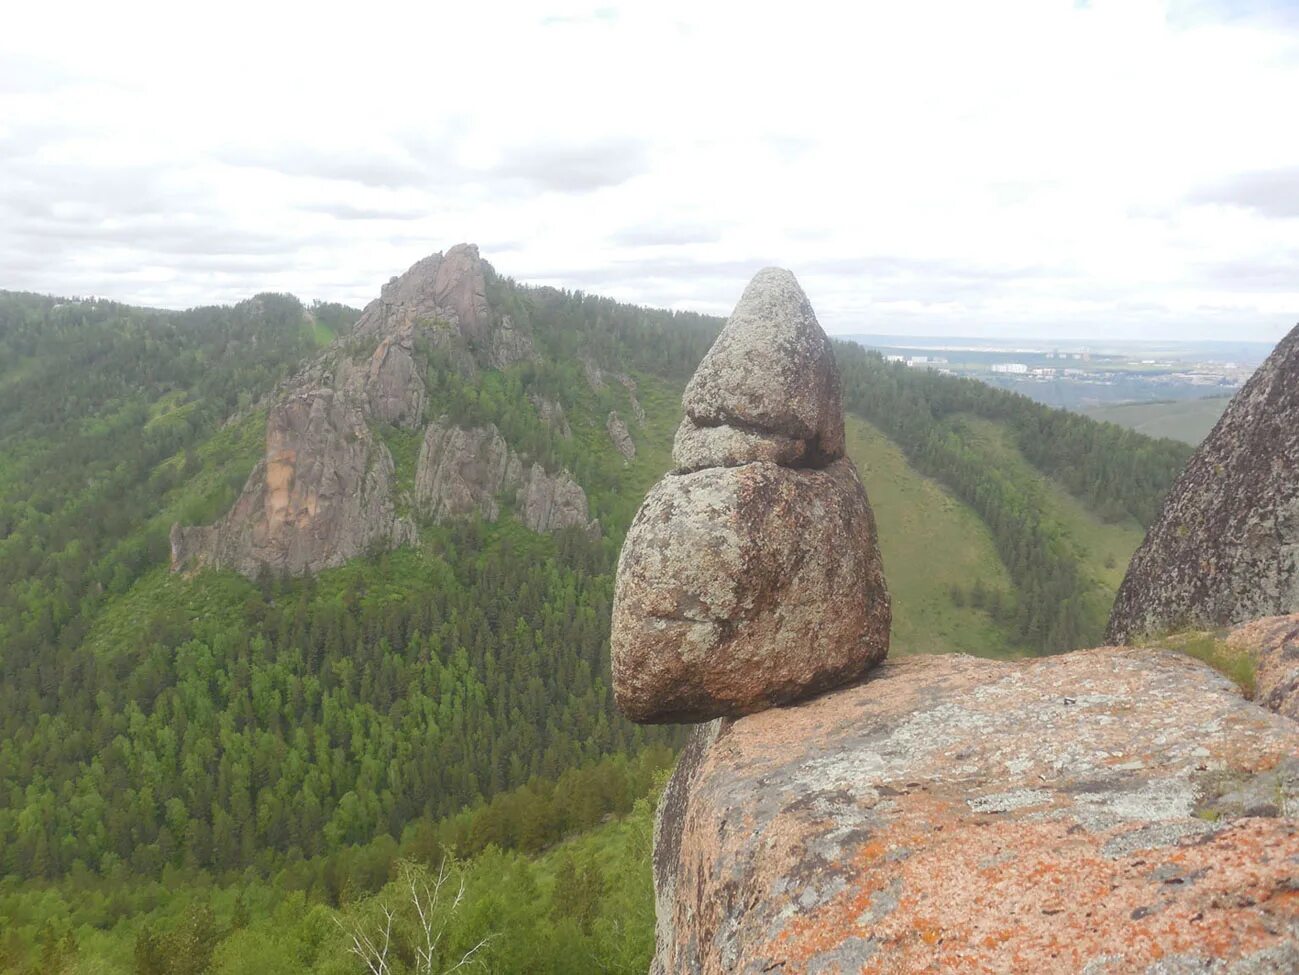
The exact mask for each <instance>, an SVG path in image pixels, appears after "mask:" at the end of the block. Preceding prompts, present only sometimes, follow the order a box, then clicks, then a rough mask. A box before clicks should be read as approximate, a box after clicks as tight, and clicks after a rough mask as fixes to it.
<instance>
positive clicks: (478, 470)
mask: <svg viewBox="0 0 1299 975" xmlns="http://www.w3.org/2000/svg"><path fill="white" fill-rule="evenodd" d="M509 493H512V494H513V495H514V497H515V499H516V501H517V507H518V512H519V517H520V518H521V519H522V521H523V523H524V524H525V525H527V526H528V527H529V528H531V529H532V530H533V531H537V532H551V531H558V530H559V529H562V528H570V527H578V528H582V529H583V530H585V531H588V532H592V533H594V532H597V531H598V530H599V526H598V524H597V523H596V522H594V521H592V520H591V515H590V510H589V506H588V504H587V499H586V492H585V491H583V490H582V488H581V486H580V485H579V484H578V483H577V482H576V481H574V480H573V477H572V475H571V474H569V473H568V472H567V471H560V472H559V473H556V474H549V473H547V472H546V470H545V468H543V467H542V466H541V465H540V464H536V463H534V464H532V465H530V466H528V465H525V464H524V462H523V460H522V458H520V457H519V455H518V454H517V453H515V451H513V450H512V449H511V448H510V447H509V445H508V444H506V442H505V438H504V437H502V436H501V434H500V431H498V430H497V429H496V427H495V426H492V425H490V424H489V425H488V426H485V427H476V428H472V429H466V428H464V427H457V426H453V425H452V424H451V423H449V422H448V421H447V419H446V417H442V418H441V419H440V420H438V421H436V422H434V423H430V424H429V426H428V429H427V430H426V431H425V433H424V443H423V446H422V447H421V448H420V455H419V463H418V465H417V467H416V471H415V504H416V507H417V508H418V510H419V511H420V512H421V513H423V514H425V515H426V516H428V517H430V518H432V519H433V520H434V521H443V520H446V519H448V518H462V517H466V516H469V515H477V516H479V517H481V518H483V519H485V520H487V521H494V520H496V518H498V517H499V516H500V500H499V499H500V497H501V496H502V495H503V494H509Z"/></svg>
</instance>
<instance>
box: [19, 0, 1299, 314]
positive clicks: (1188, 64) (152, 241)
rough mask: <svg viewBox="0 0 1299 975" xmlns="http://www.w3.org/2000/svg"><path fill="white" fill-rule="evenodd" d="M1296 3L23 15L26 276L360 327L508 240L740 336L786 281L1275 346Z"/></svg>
mask: <svg viewBox="0 0 1299 975" xmlns="http://www.w3.org/2000/svg"><path fill="white" fill-rule="evenodd" d="M1288 9H1290V8H1288V7H1287V6H1286V5H1285V4H1280V3H1270V2H1267V0H1259V2H1257V3H1248V2H1245V3H1241V2H1233V3H1231V4H1216V3H1209V2H1204V0H1176V2H1170V3H1168V4H1163V3H1159V2H1154V0H1105V2H1101V0H1097V2H1093V3H1090V4H1087V5H1078V4H1075V3H1074V2H1072V0H995V2H989V3H984V4H970V3H966V2H963V0H951V2H943V3H939V2H928V0H920V2H916V3H909V4H882V3H881V4H873V3H871V4H859V5H847V4H842V3H839V2H834V3H830V2H823V0H806V2H804V3H801V4H798V5H797V6H795V7H790V6H789V5H788V4H786V3H781V4H774V3H763V2H754V3H742V4H741V3H735V4H730V3H725V4H723V3H718V4H698V3H695V2H693V0H691V2H686V0H653V2H631V3H609V4H603V3H597V4H581V3H572V2H557V3H547V4H545V5H544V10H543V9H541V7H540V5H537V4H534V3H526V2H522V0H520V2H513V3H483V4H475V5H469V4H462V5H438V4H424V5H419V6H415V5H409V4H405V3H400V4H398V3H385V2H376V3H371V4H368V5H347V6H342V5H338V6H334V5H330V4H321V3H313V4H300V5H299V4H266V3H256V4H253V3H247V2H230V3H224V4H220V5H210V6H208V7H205V8H200V7H197V6H195V5H177V4H174V3H168V4H163V3H140V2H123V3H118V4H111V5H105V4H99V3H57V2H53V3H47V4H40V5H38V4H28V5H23V6H22V7H20V8H16V9H15V10H13V11H10V12H9V13H8V16H7V22H6V30H5V32H4V34H3V36H0V287H10V288H27V289H35V290H42V291H50V292H55V293H80V294H86V293H100V294H106V295H110V296H112V297H116V298H121V299H124V300H132V301H139V302H146V303H157V304H164V305H188V304H197V303H206V302H211V301H226V300H234V299H237V298H240V297H243V296H245V295H247V294H248V293H251V292H253V291H256V290H261V289H266V288H274V289H280V290H289V291H294V292H296V293H298V294H300V295H303V296H304V297H309V298H310V297H321V298H332V299H341V300H346V301H350V302H352V303H355V304H361V303H364V302H365V301H366V300H368V299H369V298H370V297H372V296H373V295H374V294H375V293H377V290H378V287H379V285H380V284H381V283H382V282H383V281H386V280H387V279H388V277H390V276H391V275H392V274H393V273H396V272H398V271H400V270H403V269H404V268H405V267H406V266H408V265H409V264H411V263H412V262H413V261H414V260H416V259H417V258H419V257H421V256H423V255H424V254H426V253H429V252H431V251H433V250H440V249H443V248H445V247H446V246H449V245H450V244H452V243H455V242H457V241H460V240H473V241H477V242H479V243H480V244H481V245H482V246H483V251H484V254H485V255H486V256H487V257H488V258H489V259H494V261H495V263H496V264H497V266H498V267H499V268H500V269H501V270H502V271H503V272H505V273H507V274H511V275H513V276H515V277H517V278H520V279H522V280H535V281H537V282H539V283H550V284H558V285H563V286H567V287H573V288H585V289H587V290H592V291H598V292H601V293H605V294H610V295H612V296H614V297H619V298H624V299H627V300H633V301H638V302H642V303H647V304H655V305H662V306H668V307H688V308H698V309H701V310H706V311H715V312H725V311H726V310H728V309H729V307H730V305H731V304H732V303H733V302H734V300H735V298H736V296H737V295H738V293H739V290H740V288H741V287H742V286H743V283H744V281H745V279H746V278H747V277H748V276H749V274H750V273H751V272H752V271H753V270H754V269H756V268H757V267H759V266H761V265H762V264H764V263H770V262H776V263H780V264H784V265H786V266H789V267H792V268H793V269H794V270H795V271H797V272H798V273H799V274H800V275H801V277H802V278H803V280H804V285H805V287H806V288H807V289H808V291H809V293H810V294H811V296H812V299H813V302H814V304H815V305H816V306H817V309H818V311H819V313H820V315H821V318H822V320H823V322H824V323H825V324H826V325H827V327H828V328H829V329H831V330H832V331H838V332H854V331H856V332H863V331H879V332H897V331H904V330H914V331H921V332H929V333H965V334H1033V333H1039V334H1054V335H1057V336H1062V337H1063V336H1067V335H1118V336H1122V335H1152V336H1153V335H1199V336H1215V335H1218V336H1231V337H1256V338H1263V339H1268V338H1276V337H1278V336H1279V335H1280V334H1281V333H1282V332H1283V331H1284V330H1285V329H1286V328H1288V327H1289V326H1290V325H1291V324H1293V322H1294V321H1295V319H1296V318H1297V317H1299V315H1297V314H1296V312H1297V311H1299V274H1296V273H1293V269H1294V268H1295V267H1296V261H1295V258H1296V257H1299V243H1297V242H1299V216H1297V214H1299V204H1297V203H1296V201H1295V198H1294V193H1295V190H1296V186H1295V182H1294V174H1295V173H1296V172H1299V130H1296V129H1295V127H1294V126H1292V125H1289V124H1288V119H1289V117H1290V115H1291V114H1292V106H1291V104H1290V102H1291V101H1292V97H1293V93H1294V92H1295V91H1297V90H1299V21H1297V20H1296V18H1295V17H1292V16H1289V15H1288V13H1287V10H1288ZM494 243H498V244H500V250H499V252H494V251H493V244H494ZM1287 269H1290V270H1291V273H1290V275H1289V280H1287Z"/></svg>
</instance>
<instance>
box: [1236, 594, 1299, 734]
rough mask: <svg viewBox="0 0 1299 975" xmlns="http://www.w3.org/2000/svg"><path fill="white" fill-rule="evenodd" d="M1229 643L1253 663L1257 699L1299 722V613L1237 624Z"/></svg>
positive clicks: (1278, 712)
mask: <svg viewBox="0 0 1299 975" xmlns="http://www.w3.org/2000/svg"><path fill="white" fill-rule="evenodd" d="M1227 645H1228V646H1229V647H1230V648H1231V649H1233V650H1235V651H1237V652H1241V653H1245V654H1247V655H1248V656H1249V658H1250V660H1251V661H1252V662H1253V664H1254V700H1255V701H1257V702H1258V703H1259V704H1261V705H1262V706H1263V707H1265V708H1267V709H1268V710H1270V711H1275V712H1276V713H1277V714H1281V715H1284V716H1285V717H1287V718H1290V719H1291V720H1293V721H1299V613H1291V614H1290V615H1289V616H1271V617H1267V618H1265V619H1258V620H1252V621H1250V622H1249V623H1245V624H1244V625H1242V626H1238V627H1236V628H1235V629H1234V630H1232V631H1231V633H1229V634H1228V635H1227Z"/></svg>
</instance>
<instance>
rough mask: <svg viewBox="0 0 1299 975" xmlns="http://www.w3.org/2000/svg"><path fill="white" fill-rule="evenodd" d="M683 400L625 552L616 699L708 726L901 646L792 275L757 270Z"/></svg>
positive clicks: (617, 606) (829, 370) (797, 694)
mask: <svg viewBox="0 0 1299 975" xmlns="http://www.w3.org/2000/svg"><path fill="white" fill-rule="evenodd" d="M682 402H683V406H684V408H685V414H686V415H685V418H684V419H683V420H682V422H681V427H680V429H679V430H678V431H677V436H676V442H675V445H674V447H673V464H674V470H673V472H672V473H670V474H668V475H666V476H665V477H664V478H663V479H662V480H660V481H659V482H658V484H656V485H655V486H654V487H653V488H652V489H651V490H650V492H649V495H648V496H647V497H646V499H645V502H644V503H643V504H642V505H641V509H640V511H639V512H638V513H637V515H636V518H635V520H634V521H633V523H632V526H631V528H630V530H629V531H628V533H627V540H626V542H625V543H624V545H623V549H622V555H621V558H620V559H619V563H618V578H617V583H616V588H615V593H614V607H613V634H612V649H613V682H614V696H615V699H616V700H617V703H618V706H619V708H620V709H621V710H622V711H623V713H624V714H626V715H627V716H628V717H630V718H631V719H632V720H634V721H640V722H670V721H705V720H708V719H711V718H716V717H724V716H725V717H733V716H738V715H742V714H749V713H752V712H755V711H761V710H763V709H765V708H769V707H772V706H775V705H781V704H788V703H790V702H793V701H796V700H799V699H801V698H804V697H808V696H810V695H812V694H816V693H819V692H821V691H825V690H828V689H830V688H834V687H838V686H841V685H843V684H847V683H850V682H852V681H854V680H856V679H857V678H858V677H860V676H861V675H862V674H863V673H865V672H866V670H868V669H869V668H870V667H871V666H873V665H874V664H876V663H878V662H879V661H880V660H882V659H883V658H884V656H885V654H886V653H887V652H888V640H889V623H890V618H891V613H890V605H889V595H888V590H887V589H886V588H885V584H884V574H883V569H882V566H881V562H880V555H879V547H878V545H877V543H876V536H875V522H874V518H873V517H872V515H871V509H870V505H869V503H868V502H867V499H866V492H865V490H864V489H863V488H862V485H861V481H860V480H859V479H858V477H857V471H856V469H855V468H854V466H853V464H852V463H851V462H850V461H848V460H847V459H845V458H844V456H843V449H844V436H843V407H842V405H841V403H840V393H839V373H838V370H837V368H836V367H835V363H834V353H833V350H832V349H831V347H830V342H829V340H828V339H827V338H826V335H825V333H824V332H823V331H822V330H821V326H820V325H819V324H818V323H817V320H816V315H815V314H814V313H813V311H812V307H811V305H810V304H809V302H808V300H807V296H806V295H805V294H804V293H803V290H802V289H801V288H800V287H799V285H798V282H797V281H796V280H795V278H794V276H793V275H792V274H791V273H790V272H788V271H785V270H781V269H779V268H767V269H766V270H763V271H760V272H759V273H758V274H757V275H756V276H755V277H754V279H753V280H752V282H750V284H749V286H748V288H746V289H745V292H744V295H743V296H742V297H741V298H740V302H739V304H738V305H737V306H736V308H735V312H734V313H733V314H732V316H731V318H730V321H729V322H727V325H726V327H725V328H724V329H723V330H722V333H721V335H720V336H718V338H717V341H716V342H715V343H714V344H713V346H712V348H711V349H709V351H708V354H707V355H705V356H704V359H703V361H702V362H701V363H700V364H699V368H698V370H697V371H696V372H695V375H694V377H693V378H692V379H691V381H690V383H689V385H688V386H687V387H686V392H685V396H684V398H683V401H682Z"/></svg>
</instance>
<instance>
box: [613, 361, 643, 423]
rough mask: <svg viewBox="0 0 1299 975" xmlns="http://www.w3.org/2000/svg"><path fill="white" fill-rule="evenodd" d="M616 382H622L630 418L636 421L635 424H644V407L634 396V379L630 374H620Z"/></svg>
mask: <svg viewBox="0 0 1299 975" xmlns="http://www.w3.org/2000/svg"><path fill="white" fill-rule="evenodd" d="M618 382H620V383H622V387H623V389H625V390H627V401H628V403H629V404H630V405H631V415H632V419H633V420H635V421H636V425H637V426H642V427H643V426H644V425H645V408H644V407H643V406H641V405H640V400H638V399H637V398H636V380H634V379H632V378H631V376H628V375H624V374H620V375H619V376H618Z"/></svg>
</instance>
